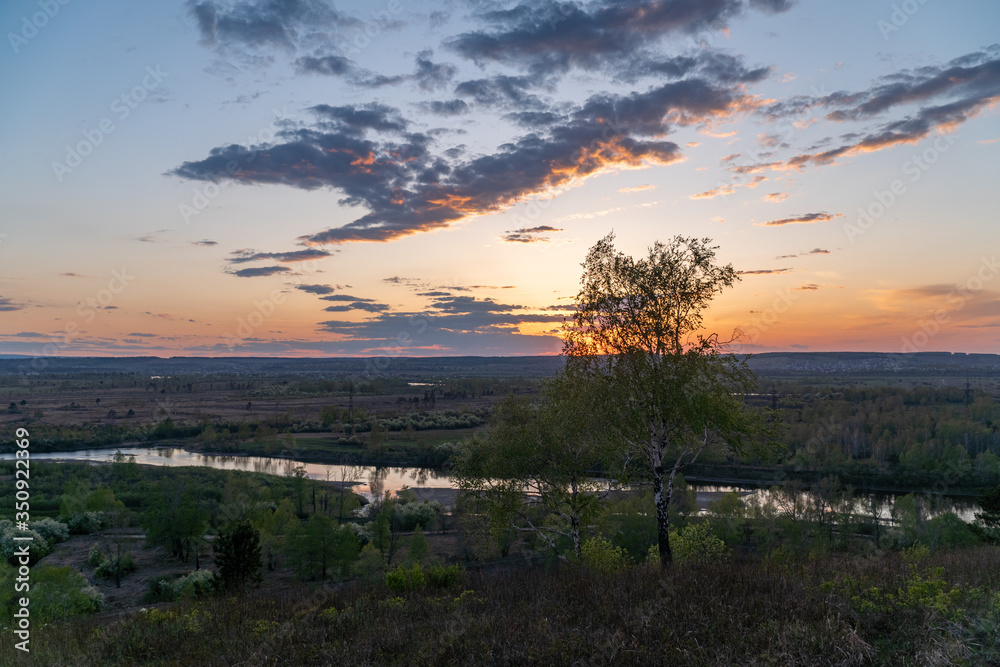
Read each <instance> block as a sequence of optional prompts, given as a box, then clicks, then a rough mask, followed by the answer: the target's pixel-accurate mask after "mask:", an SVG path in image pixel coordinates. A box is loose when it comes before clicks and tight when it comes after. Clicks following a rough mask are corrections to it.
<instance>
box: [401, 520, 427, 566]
mask: <svg viewBox="0 0 1000 667" xmlns="http://www.w3.org/2000/svg"><path fill="white" fill-rule="evenodd" d="M427 551H428V550H427V538H426V537H424V531H422V530H420V526H417V529H416V530H415V531H413V537H411V538H410V546H409V549H408V550H407V553H406V556H407V559H408V560H409V561H410V562H411V563H422V562H423V561H424V559H425V558H427Z"/></svg>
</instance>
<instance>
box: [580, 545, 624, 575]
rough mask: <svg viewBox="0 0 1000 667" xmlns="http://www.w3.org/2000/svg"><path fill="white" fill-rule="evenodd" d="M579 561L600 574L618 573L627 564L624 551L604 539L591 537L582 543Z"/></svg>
mask: <svg viewBox="0 0 1000 667" xmlns="http://www.w3.org/2000/svg"><path fill="white" fill-rule="evenodd" d="M580 560H581V562H582V563H583V564H584V565H585V566H587V567H588V568H590V569H591V570H594V571H595V572H600V573H602V574H613V573H615V572H620V571H621V570H622V569H624V568H625V567H626V565H627V564H628V559H627V557H626V555H625V551H624V550H623V549H622V548H621V547H616V546H614V545H612V544H611V542H609V541H608V540H607V539H606V538H604V537H592V538H590V539H589V540H587V541H586V542H584V543H583V547H582V549H581V558H580Z"/></svg>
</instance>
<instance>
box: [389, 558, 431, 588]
mask: <svg viewBox="0 0 1000 667" xmlns="http://www.w3.org/2000/svg"><path fill="white" fill-rule="evenodd" d="M385 585H386V586H388V587H389V590H390V591H392V592H393V593H403V592H407V591H417V590H420V589H422V588H424V587H425V586H427V576H426V575H425V574H424V569H423V568H422V567H420V563H414V564H413V565H412V566H410V567H406V566H405V565H400V566H399V567H397V568H396V569H395V570H390V571H389V572H386V573H385Z"/></svg>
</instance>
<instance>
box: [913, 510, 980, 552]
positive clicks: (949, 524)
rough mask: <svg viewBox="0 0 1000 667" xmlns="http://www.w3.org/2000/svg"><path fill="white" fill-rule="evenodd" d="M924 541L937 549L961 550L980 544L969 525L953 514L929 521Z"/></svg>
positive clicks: (949, 513)
mask: <svg viewBox="0 0 1000 667" xmlns="http://www.w3.org/2000/svg"><path fill="white" fill-rule="evenodd" d="M924 539H926V540H927V544H928V545H930V546H931V547H932V548H935V549H961V548H963V547H969V546H972V545H973V544H976V543H977V542H979V538H978V537H976V534H975V533H974V532H973V531H972V529H971V528H970V527H969V524H967V523H966V522H964V521H962V519H961V518H959V517H958V515H956V514H953V513H951V512H948V513H946V514H942V515H941V516H937V517H934V518H933V519H931V520H930V521H928V522H927V525H926V527H925V537H924Z"/></svg>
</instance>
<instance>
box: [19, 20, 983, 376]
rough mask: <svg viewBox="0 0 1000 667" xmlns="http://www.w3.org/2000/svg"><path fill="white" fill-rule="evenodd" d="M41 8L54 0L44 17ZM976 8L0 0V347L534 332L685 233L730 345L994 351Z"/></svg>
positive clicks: (439, 348) (537, 344) (547, 346)
mask: <svg viewBox="0 0 1000 667" xmlns="http://www.w3.org/2000/svg"><path fill="white" fill-rule="evenodd" d="M64 2H65V4H63V3H64ZM998 26H1000V3H997V2H996V0H953V1H951V2H944V1H943V0H895V1H894V2H883V1H881V0H841V1H839V2H816V1H813V0H798V1H796V0H664V1H662V2H640V1H630V0H617V1H615V0H595V1H593V2H582V3H577V2H559V3H552V2H517V1H511V2H486V1H482V2H462V1H457V0H456V1H452V2H423V1H418V0H370V1H369V2H338V3H336V4H333V3H328V2H322V1H320V0H262V1H255V2H254V1H249V2H248V1H245V0H219V1H208V2H183V1H179V0H160V1H158V2H134V1H133V2H124V1H108V2H100V3H88V2H83V1H82V0H75V1H68V0H41V1H39V0H31V1H29V0H10V1H7V2H4V3H2V6H0V27H2V29H3V34H4V40H3V41H4V43H3V45H2V46H0V52H2V56H0V85H2V90H3V91H4V93H5V94H4V104H3V113H4V115H5V119H4V120H5V122H4V123H3V124H2V126H0V133H2V144H0V145H2V147H3V160H2V166H0V170H2V171H0V354H27V355H37V356H51V355H116V356H118V355H121V356H135V355H158V356H175V355H196V356H197V355H202V356H223V355H246V356H250V355H271V356H313V355H364V356H376V355H388V356H392V355H400V356H416V355H467V354H473V355H515V354H552V353H557V352H559V350H560V349H561V344H560V340H559V338H558V330H559V327H560V325H561V323H562V320H563V318H564V317H566V316H567V313H568V311H567V310H565V308H566V307H567V306H568V305H570V304H572V299H573V296H574V295H575V294H576V291H577V288H578V284H579V279H580V272H581V267H580V262H582V261H583V258H584V256H585V254H586V252H587V250H588V248H589V247H590V246H592V245H593V244H594V243H595V242H596V241H598V240H599V239H600V238H602V237H603V236H605V235H606V234H607V233H608V232H610V231H612V230H613V231H614V233H615V235H616V245H617V247H618V248H619V249H621V250H623V251H625V252H628V253H630V254H632V255H640V254H643V253H644V252H645V250H646V248H647V246H649V245H650V244H651V243H653V242H654V241H656V240H662V241H667V240H669V239H670V238H671V237H673V236H674V235H684V236H698V237H709V238H711V239H713V240H714V242H715V244H716V245H718V246H719V249H718V258H719V259H720V260H721V261H722V262H724V263H729V262H731V263H732V264H733V265H734V267H735V268H736V269H737V270H739V271H741V272H742V280H741V282H740V283H739V284H738V286H737V287H735V288H733V289H732V290H729V291H727V292H726V293H724V294H723V295H722V296H720V297H718V298H717V300H716V302H715V303H714V304H713V307H712V309H711V311H710V313H709V317H708V321H707V324H708V325H709V327H710V328H711V329H712V330H714V331H718V332H720V333H723V334H729V333H731V332H732V331H733V330H734V329H737V328H738V329H740V330H742V331H743V332H744V336H743V339H742V340H743V344H742V346H741V348H740V349H743V350H746V351H756V352H765V351H779V350H785V351H789V350H790V351H795V350H809V351H835V350H856V351H884V352H900V351H903V352H912V351H917V350H920V351H937V350H948V351H955V352H992V353H1000V265H998V264H997V254H998V252H997V251H998V250H1000V224H998V222H1000V220H998V214H1000V205H998V201H1000V200H998V190H1000V185H998V176H1000V105H998V102H1000V44H998V41H1000V31H998V30H997V27H998Z"/></svg>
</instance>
